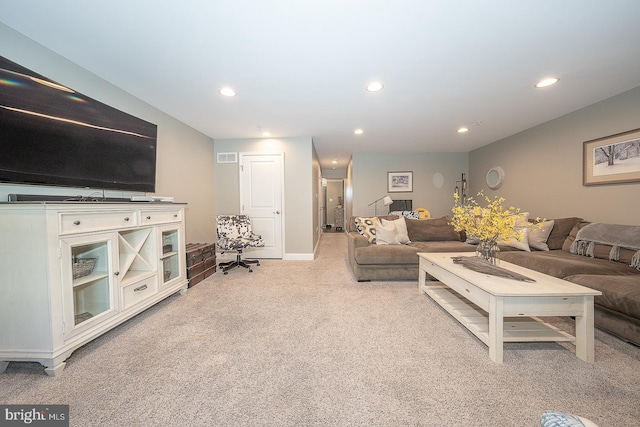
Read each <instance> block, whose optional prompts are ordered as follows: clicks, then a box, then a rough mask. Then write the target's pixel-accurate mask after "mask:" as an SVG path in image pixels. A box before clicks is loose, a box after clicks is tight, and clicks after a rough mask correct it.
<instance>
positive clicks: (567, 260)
mask: <svg viewBox="0 0 640 427" xmlns="http://www.w3.org/2000/svg"><path fill="white" fill-rule="evenodd" d="M500 259H501V260H502V261H506V262H510V263H512V264H517V265H520V266H522V267H525V268H530V269H531V270H535V271H539V272H541V273H545V274H548V275H550V276H554V277H559V278H561V279H563V278H565V277H567V276H571V275H574V274H605V275H606V274H612V275H618V276H632V275H637V274H638V270H636V269H635V268H633V267H629V266H628V265H625V264H623V263H620V262H612V261H609V260H604V259H597V258H590V257H584V256H580V255H574V254H571V253H569V252H566V251H563V250H559V249H558V250H552V251H548V252H547V251H533V252H522V251H510V252H502V253H501V254H500Z"/></svg>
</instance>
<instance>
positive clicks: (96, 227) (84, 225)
mask: <svg viewBox="0 0 640 427" xmlns="http://www.w3.org/2000/svg"><path fill="white" fill-rule="evenodd" d="M137 225H138V217H137V215H136V212H135V211H118V212H95V213H87V212H76V213H73V212H70V213H62V214H60V234H61V235H62V234H75V233H88V232H91V231H103V230H113V229H118V228H129V227H135V226H137Z"/></svg>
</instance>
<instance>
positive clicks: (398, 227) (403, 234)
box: [379, 217, 411, 245]
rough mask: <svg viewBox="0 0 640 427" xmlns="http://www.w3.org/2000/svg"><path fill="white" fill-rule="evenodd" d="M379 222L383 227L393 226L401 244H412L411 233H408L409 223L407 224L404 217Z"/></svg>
mask: <svg viewBox="0 0 640 427" xmlns="http://www.w3.org/2000/svg"><path fill="white" fill-rule="evenodd" d="M379 220H380V222H381V223H382V225H383V226H387V225H389V224H391V225H392V226H393V227H394V229H395V232H396V235H397V239H398V242H399V243H401V244H403V245H406V244H407V243H411V240H410V239H409V232H408V231H407V223H406V222H405V219H404V217H400V218H398V219H394V220H388V219H384V218H379Z"/></svg>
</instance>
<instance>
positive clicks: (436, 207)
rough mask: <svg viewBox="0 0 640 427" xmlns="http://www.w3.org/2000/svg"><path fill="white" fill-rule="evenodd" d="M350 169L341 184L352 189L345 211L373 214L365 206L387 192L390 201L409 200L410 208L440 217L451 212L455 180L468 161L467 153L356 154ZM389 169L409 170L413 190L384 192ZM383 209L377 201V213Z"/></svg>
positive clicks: (464, 171) (465, 169) (347, 189)
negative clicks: (350, 203)
mask: <svg viewBox="0 0 640 427" xmlns="http://www.w3.org/2000/svg"><path fill="white" fill-rule="evenodd" d="M351 168H352V175H351V177H350V179H349V177H348V179H347V181H346V186H345V191H346V192H347V194H349V191H351V192H352V199H353V205H352V208H351V209H350V205H349V204H347V212H348V213H350V214H352V215H358V216H368V215H373V213H374V209H373V206H367V205H368V204H369V203H371V202H373V201H374V200H376V199H378V198H380V197H382V196H386V195H389V196H391V198H392V199H394V200H408V199H410V200H413V208H414V209H415V208H425V209H428V210H429V211H430V212H431V216H432V217H440V216H444V215H449V214H450V213H451V207H452V206H453V192H454V188H455V185H456V180H459V179H460V176H461V174H462V173H466V172H467V168H468V164H467V153H405V154H390V153H385V154H372V153H356V154H354V155H353V159H352V164H351ZM393 171H412V172H413V192H411V193H387V172H393ZM436 174H440V175H441V176H442V180H441V181H440V182H438V180H437V178H436V179H435V180H434V176H435V175H436ZM440 183H441V184H442V185H441V186H439V187H437V186H436V184H440ZM349 186H350V187H351V188H350V187H349ZM347 200H349V196H347ZM347 203H348V202H347ZM386 212H387V207H385V206H383V205H382V202H378V214H379V215H380V214H381V213H386ZM347 219H348V217H347Z"/></svg>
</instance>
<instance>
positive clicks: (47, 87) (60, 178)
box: [0, 56, 157, 192]
mask: <svg viewBox="0 0 640 427" xmlns="http://www.w3.org/2000/svg"><path fill="white" fill-rule="evenodd" d="M156 138H157V126H156V125H154V124H152V123H149V122H146V121H144V120H141V119H139V118H136V117H134V116H132V115H130V114H127V113H124V112H122V111H119V110H117V109H115V108H113V107H109V106H108V105H105V104H103V103H101V102H98V101H96V100H94V99H92V98H89V97H87V96H84V95H82V94H80V93H78V92H75V91H73V90H71V89H69V88H67V87H65V86H63V85H60V84H58V83H56V82H54V81H52V80H49V79H47V78H46V77H43V76H41V75H39V74H37V73H34V72H32V71H30V70H28V69H26V68H24V67H22V66H20V65H18V64H16V63H14V62H12V61H10V60H8V59H6V58H3V57H1V56H0V181H2V182H11V183H25V184H43V185H53V186H72V187H91V188H97V189H113V190H129V191H143V192H155V175H156Z"/></svg>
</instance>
